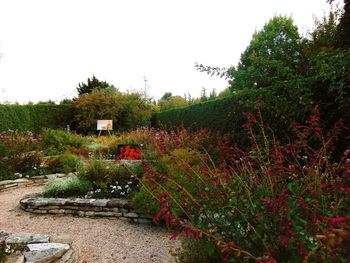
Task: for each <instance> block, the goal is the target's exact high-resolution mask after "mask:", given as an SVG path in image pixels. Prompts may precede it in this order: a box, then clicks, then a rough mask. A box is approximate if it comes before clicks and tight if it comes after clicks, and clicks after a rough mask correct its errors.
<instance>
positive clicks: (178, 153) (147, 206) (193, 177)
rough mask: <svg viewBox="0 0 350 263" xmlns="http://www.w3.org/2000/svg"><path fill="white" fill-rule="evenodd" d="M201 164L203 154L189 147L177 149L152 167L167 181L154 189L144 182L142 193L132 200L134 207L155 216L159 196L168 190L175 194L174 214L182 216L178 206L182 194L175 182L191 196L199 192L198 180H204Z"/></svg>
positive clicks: (158, 205)
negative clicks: (201, 173) (197, 187)
mask: <svg viewBox="0 0 350 263" xmlns="http://www.w3.org/2000/svg"><path fill="white" fill-rule="evenodd" d="M200 164H201V154H200V153H199V152H198V151H195V150H192V149H190V148H187V147H184V148H179V149H175V150H173V151H172V152H170V153H169V154H166V155H163V156H161V158H160V159H158V160H157V161H156V162H154V163H152V166H153V167H154V169H155V171H156V172H157V173H158V174H161V175H162V176H163V178H167V180H161V179H160V180H158V181H157V182H156V183H155V184H154V185H153V187H150V186H149V185H147V181H145V180H142V181H141V185H142V186H141V189H140V191H139V192H137V193H135V195H134V196H133V198H132V202H133V205H134V206H135V207H136V208H137V209H138V210H139V211H141V212H143V213H145V214H148V215H155V214H156V213H157V212H158V211H159V210H160V204H159V201H158V200H159V198H160V197H159V196H160V194H161V193H162V191H163V190H164V189H167V191H170V192H172V193H173V196H172V198H173V207H174V212H175V213H177V214H178V215H182V211H181V209H180V208H179V205H178V204H179V203H178V202H179V201H181V193H180V191H179V189H178V187H177V185H175V184H174V183H173V182H177V183H178V184H180V185H181V186H182V187H183V188H186V189H187V191H189V192H190V193H191V194H194V193H195V192H197V189H196V185H197V184H198V180H202V179H201V175H200V170H199V168H200ZM184 167H185V171H184ZM197 194H198V193H197Z"/></svg>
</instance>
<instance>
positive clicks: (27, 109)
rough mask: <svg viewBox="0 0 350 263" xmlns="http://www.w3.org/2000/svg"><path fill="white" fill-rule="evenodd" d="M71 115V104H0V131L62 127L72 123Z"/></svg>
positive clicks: (72, 112) (72, 110)
mask: <svg viewBox="0 0 350 263" xmlns="http://www.w3.org/2000/svg"><path fill="white" fill-rule="evenodd" d="M73 116H74V106H72V105H65V104H62V105H52V104H46V105H45V104H40V105H0V120H1V122H0V131H7V130H9V129H11V130H20V131H32V132H40V131H42V130H43V129H44V128H51V129H58V128H61V129H62V128H65V127H66V125H70V124H71V123H72V120H73Z"/></svg>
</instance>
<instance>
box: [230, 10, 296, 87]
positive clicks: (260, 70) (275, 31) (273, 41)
mask: <svg viewBox="0 0 350 263" xmlns="http://www.w3.org/2000/svg"><path fill="white" fill-rule="evenodd" d="M301 47H302V46H301V41H300V37H299V33H298V28H297V27H296V26H295V25H294V24H293V20H292V18H288V17H282V16H275V17H273V18H272V19H271V20H270V21H269V22H267V23H266V24H265V26H264V28H263V29H262V30H261V31H260V32H257V33H255V34H254V35H253V38H252V40H251V42H250V44H249V46H248V47H247V48H246V50H245V51H244V52H243V54H242V55H241V59H240V62H239V63H238V66H237V68H234V67H233V68H231V69H229V71H228V74H229V75H230V76H231V78H232V80H231V81H229V83H230V85H231V87H230V88H231V90H239V89H245V88H261V87H269V86H272V85H276V84H277V83H278V82H283V81H287V80H290V79H292V78H294V77H296V76H297V75H298V67H299V66H300V64H299V63H300V60H301V58H302V57H301Z"/></svg>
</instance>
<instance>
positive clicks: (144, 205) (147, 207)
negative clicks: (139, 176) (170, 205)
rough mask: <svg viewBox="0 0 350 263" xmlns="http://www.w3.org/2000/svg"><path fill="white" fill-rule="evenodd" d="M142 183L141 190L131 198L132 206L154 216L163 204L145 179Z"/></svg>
mask: <svg viewBox="0 0 350 263" xmlns="http://www.w3.org/2000/svg"><path fill="white" fill-rule="evenodd" d="M141 184H142V186H141V187H140V190H139V191H137V192H136V193H135V194H134V195H133V197H132V199H131V202H132V206H133V207H135V208H136V209H137V211H140V212H141V213H143V214H146V215H151V216H153V215H155V214H156V213H157V212H158V211H159V210H160V209H161V205H160V204H159V202H158V200H157V198H156V197H155V195H154V194H153V192H152V190H151V189H150V187H149V186H147V184H145V182H144V181H143V180H142V181H141Z"/></svg>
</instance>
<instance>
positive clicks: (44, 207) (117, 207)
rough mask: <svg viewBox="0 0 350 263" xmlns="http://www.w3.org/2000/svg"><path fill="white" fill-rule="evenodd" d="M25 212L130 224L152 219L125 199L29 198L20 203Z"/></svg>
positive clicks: (144, 222) (147, 222) (143, 222)
mask: <svg viewBox="0 0 350 263" xmlns="http://www.w3.org/2000/svg"><path fill="white" fill-rule="evenodd" d="M20 206H21V208H22V209H23V210H24V211H27V212H31V213H37V214H60V215H65V214H68V215H76V216H82V217H115V218H119V219H122V220H126V221H129V222H135V223H141V224H150V223H152V217H150V216H146V215H142V214H140V213H138V212H137V211H135V210H134V209H133V208H132V207H131V205H130V203H129V202H128V200H125V199H84V198H44V197H40V196H36V197H35V196H34V197H33V196H29V197H28V196H27V197H24V198H23V199H22V200H21V201H20Z"/></svg>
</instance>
